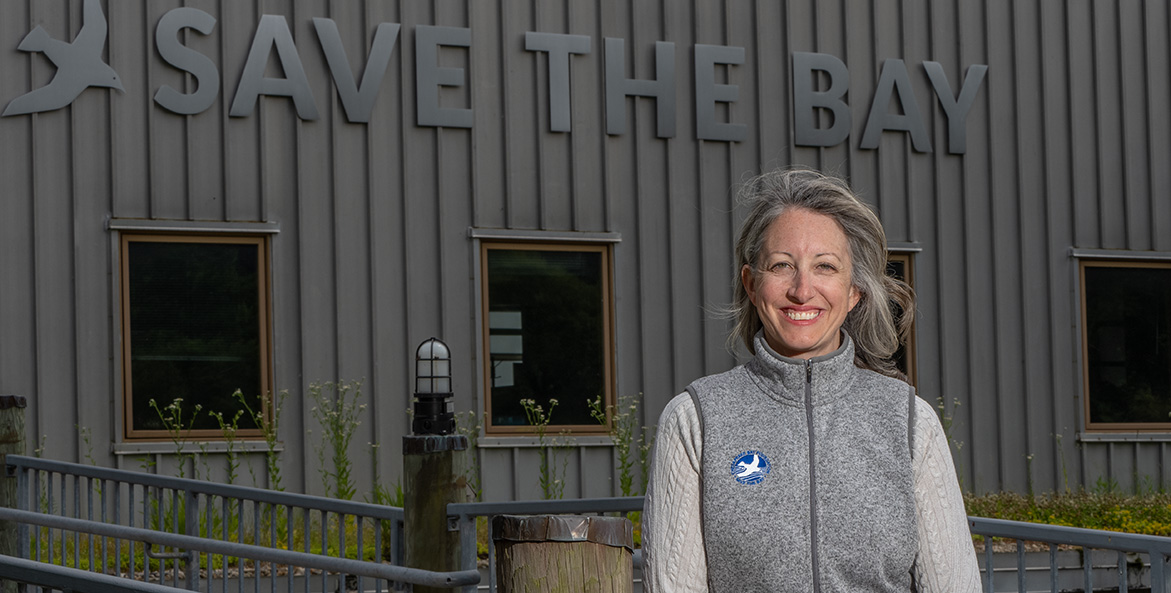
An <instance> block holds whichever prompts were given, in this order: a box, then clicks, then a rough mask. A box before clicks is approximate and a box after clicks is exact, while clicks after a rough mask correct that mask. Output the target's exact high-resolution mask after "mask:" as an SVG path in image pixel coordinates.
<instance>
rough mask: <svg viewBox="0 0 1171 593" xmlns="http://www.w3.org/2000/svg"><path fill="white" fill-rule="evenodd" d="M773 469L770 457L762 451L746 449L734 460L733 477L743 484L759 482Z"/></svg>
mask: <svg viewBox="0 0 1171 593" xmlns="http://www.w3.org/2000/svg"><path fill="white" fill-rule="evenodd" d="M771 470H772V464H770V463H769V462H768V457H765V456H764V453H761V452H760V451H745V452H743V453H741V454H739V455H737V456H736V458H735V459H733V460H732V467H731V471H732V477H733V478H736V481H737V482H740V483H741V484H759V483H761V482H763V481H764V477H765V476H767V475H768V473H769V472H770V471H771Z"/></svg>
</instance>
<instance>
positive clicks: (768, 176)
mask: <svg viewBox="0 0 1171 593" xmlns="http://www.w3.org/2000/svg"><path fill="white" fill-rule="evenodd" d="M739 200H740V202H741V203H742V204H743V205H744V206H747V207H748V217H747V218H746V219H745V220H744V224H743V225H742V226H741V227H740V238H739V240H737V242H736V270H735V273H734V274H733V281H732V285H733V294H734V299H733V302H732V305H731V307H729V311H728V312H729V316H730V317H732V318H734V319H735V321H736V324H735V327H734V328H733V330H732V334H731V335H730V336H729V338H728V342H729V346H733V345H734V344H735V342H736V340H737V338H739V339H740V340H741V341H743V343H744V345H745V346H747V347H748V351H749V352H752V353H755V352H756V348H755V346H754V344H753V338H754V337H755V336H756V332H757V331H758V330H760V328H761V321H760V317H759V316H758V315H757V313H756V307H755V306H753V304H752V302H751V301H749V299H748V291H747V290H746V289H745V288H744V283H743V282H742V281H741V276H740V270H741V269H743V267H744V266H745V265H747V266H749V267H750V268H751V269H752V273H753V274H756V273H758V272H757V267H758V263H759V261H758V259H759V257H760V250H761V249H762V247H763V245H764V241H765V232H766V231H767V230H768V228H769V225H771V224H772V223H773V221H774V220H776V219H777V217H778V216H780V215H781V213H782V212H784V211H785V210H787V209H789V208H804V209H806V210H811V211H813V212H817V213H819V214H824V215H826V216H829V217H830V218H832V219H834V220H835V221H836V222H837V223H838V226H839V227H841V229H842V232H843V233H845V235H846V240H847V241H848V244H849V248H850V261H851V262H852V266H851V268H852V269H851V271H850V272H851V274H850V276H851V282H853V285H854V287H855V288H857V289H858V292H859V293H861V295H862V296H861V299H860V300H859V301H858V304H857V306H855V307H854V309H853V310H852V311H850V313H849V314H848V315H847V316H846V320H845V322H844V323H843V324H842V327H843V328H844V329H845V330H846V332H847V333H849V334H850V337H851V338H853V340H854V345H855V347H854V364H856V365H857V366H859V367H862V368H864V369H870V370H872V371H875V372H878V373H882V374H883V375H887V376H890V377H896V378H900V379H904V378H905V376H904V375H903V374H902V373H901V372H899V370H898V369H897V368H895V363H894V361H893V360H892V359H891V356H893V355H894V353H895V351H897V350H898V348H899V344H903V343H906V340H907V338H908V337H909V336H910V333H911V322H912V321H913V320H914V315H915V295H914V292H913V291H912V290H911V287H910V286H908V285H907V284H906V283H905V282H903V281H901V280H898V279H896V278H892V277H891V276H888V275H887V274H886V257H887V250H886V233H885V232H884V231H883V230H882V223H881V222H879V221H878V216H876V215H875V214H874V211H873V210H871V209H870V207H869V206H867V205H866V204H864V203H863V202H862V201H861V200H859V199H858V197H857V196H855V195H854V193H853V192H852V191H850V188H849V187H848V186H847V185H846V182H845V181H843V180H841V179H837V178H835V177H830V176H828V175H824V174H822V173H819V172H817V171H812V170H809V169H789V170H778V171H772V172H769V173H764V174H762V175H759V176H757V177H755V178H753V179H750V180H749V181H748V182H746V183H745V184H744V185H743V186H742V187H741V189H740V195H739ZM892 304H893V305H895V307H893V308H892ZM896 315H897V319H896Z"/></svg>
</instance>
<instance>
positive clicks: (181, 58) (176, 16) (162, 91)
mask: <svg viewBox="0 0 1171 593" xmlns="http://www.w3.org/2000/svg"><path fill="white" fill-rule="evenodd" d="M215 24H216V20H215V17H213V16H211V15H210V14H207V13H206V12H204V11H202V10H199V9H197V8H176V9H174V10H172V11H170V12H168V13H167V14H164V15H163V18H161V19H159V25H158V27H156V28H155V47H157V48H158V50H159V55H161V56H162V57H163V60H166V62H167V63H168V64H170V65H172V66H174V67H176V68H178V69H179V70H183V71H186V72H190V73H191V74H192V75H193V76H195V81H196V85H197V88H198V90H196V91H195V92H194V93H188V94H184V93H180V92H179V91H176V90H175V89H173V88H171V87H170V86H168V85H163V86H162V87H160V88H159V90H158V92H157V93H155V102H156V103H158V104H159V105H162V106H163V107H165V108H166V109H169V110H171V111H174V112H175V113H179V114H182V115H194V114H196V113H200V112H203V111H205V110H207V108H208V107H211V104H212V103H214V102H215V99H216V95H218V94H219V92H220V73H219V70H218V69H216V66H215V63H214V62H212V61H211V59H209V58H208V57H207V56H205V55H203V54H201V53H199V52H197V51H195V50H193V49H191V48H188V47H186V46H184V45H183V44H181V43H179V31H180V30H182V29H185V28H190V29H195V30H196V31H199V32H200V33H202V34H204V35H209V34H210V33H211V32H212V30H213V29H215Z"/></svg>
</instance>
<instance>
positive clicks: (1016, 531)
mask: <svg viewBox="0 0 1171 593" xmlns="http://www.w3.org/2000/svg"><path fill="white" fill-rule="evenodd" d="M643 501H644V497H641V496H631V497H624V498H595V499H578V500H556V501H547V500H545V501H516V502H498V503H462V504H449V505H447V514H448V517H449V521H450V522H451V524H452V529H459V531H460V541H461V547H462V555H461V565H460V568H461V569H463V570H469V569H474V568H475V567H476V562H477V558H476V517H481V516H483V517H490V516H493V515H502V514H508V515H544V514H603V513H620V514H628V513H630V512H633V511H641V510H642V508H643ZM968 522H969V528H970V529H971V532H972V535H978V536H983V537H984V541H985V551H984V569H983V584H984V590H985V591H986V592H988V593H992V592H993V591H996V590H1011V589H996V588H995V586H996V585H997V584H1003V583H1004V582H1005V581H1007V580H1008V579H997V578H995V577H996V573H997V571H1000V573H1001V574H1005V573H1013V572H1015V575H1013V576H1015V577H1016V578H1015V581H1016V583H1015V584H1016V588H1015V590H1016V591H1020V592H1024V591H1029V590H1036V589H1030V585H1033V586H1034V587H1035V586H1036V582H1035V581H1036V579H1027V577H1028V576H1029V575H1030V573H1032V574H1036V573H1037V571H1038V569H1044V568H1047V569H1048V572H1049V578H1048V581H1049V582H1048V585H1049V588H1048V590H1049V591H1052V592H1053V593H1057V592H1058V591H1062V590H1069V589H1068V588H1063V587H1062V586H1060V582H1059V578H1058V576H1059V569H1058V565H1057V560H1056V558H1057V551H1058V549H1059V548H1060V547H1062V546H1065V547H1070V546H1074V547H1077V548H1079V549H1080V550H1081V554H1080V557H1079V569H1080V570H1081V571H1082V576H1083V578H1082V579H1081V581H1082V584H1083V586H1084V589H1082V590H1083V591H1093V590H1094V587H1095V574H1098V575H1099V576H1103V575H1102V573H1113V575H1114V576H1116V578H1115V579H1114V582H1113V583H1109V582H1107V583H1100V584H1099V586H1098V589H1099V590H1101V589H1103V588H1109V589H1113V590H1117V591H1119V592H1120V593H1126V592H1127V590H1128V577H1129V576H1131V575H1130V574H1129V572H1130V571H1132V570H1133V568H1134V567H1135V565H1136V563H1142V566H1143V567H1144V568H1146V567H1149V571H1150V584H1149V586H1150V589H1151V591H1152V593H1171V586H1169V585H1171V584H1169V583H1168V582H1167V578H1168V577H1171V571H1168V570H1167V559H1168V557H1169V556H1171V538H1167V537H1158V536H1152V535H1136V534H1130V533H1120V532H1112V531H1099V530H1093V529H1078V528H1073V527H1063V526H1058V525H1043V524H1039V523H1023V522H1018V521H1004V520H999V519H984V518H980V517H969V518H968ZM994 537H997V538H1010V539H1015V540H1017V546H1016V560H1017V562H1016V566H1015V567H1011V566H1009V567H1002V568H997V567H996V564H997V563H996V562H995V561H994V557H995V556H996V554H995V552H994V550H993V546H992V545H991V539H992V538H994ZM492 541H493V538H492V533H491V523H489V535H488V542H489V546H488V563H489V568H488V572H489V575H490V578H489V582H488V583H487V586H488V590H489V591H491V592H495V591H496V582H495V572H496V570H495V563H496V558H495V549H494V548H495V546H494V545H492ZM1023 542H1040V543H1042V544H1048V550H1049V563H1048V566H1047V567H1040V566H1035V565H1033V564H1030V562H1029V561H1028V560H1031V559H1032V557H1029V558H1026V555H1025V552H1024V550H1025V546H1024V545H1023ZM1095 550H1098V551H1105V552H1112V553H1114V554H1116V555H1117V562H1116V563H1113V564H1112V563H1109V562H1103V563H1100V564H1099V565H1097V566H1095V564H1094V562H1093V560H1094V559H1095V558H1096V557H1097V556H1096V555H1095V554H1093V551H1095ZM640 552H641V551H640V550H636V551H635V555H634V561H635V567H641V558H642V557H641V553H640ZM1128 553H1130V554H1136V553H1137V554H1139V557H1137V558H1128V557H1127V554H1128ZM1099 580H1102V579H1099ZM1100 585H1108V587H1102V586H1100ZM465 591H466V592H470V591H475V587H470V588H465Z"/></svg>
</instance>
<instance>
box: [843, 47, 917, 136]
mask: <svg viewBox="0 0 1171 593" xmlns="http://www.w3.org/2000/svg"><path fill="white" fill-rule="evenodd" d="M895 94H898V96H899V103H901V104H902V106H903V113H902V114H898V113H890V100H891V98H892V97H894V96H895ZM884 130H902V131H904V132H909V133H910V134H911V146H912V147H914V149H915V150H917V151H919V152H931V139H930V138H928V137H927V127H926V126H924V125H923V115H922V114H921V113H919V102H918V101H916V100H915V91H914V90H913V89H912V88H911V77H910V76H907V65H906V64H904V63H903V61H902V60H894V59H888V60H886V62H884V63H883V64H882V75H880V76H879V77H878V89H877V90H875V91H874V102H873V103H871V104H870V117H868V118H867V119H866V131H865V132H862V143H861V144H859V145H858V148H878V137H879V136H881V135H882V132H883V131H884Z"/></svg>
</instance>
